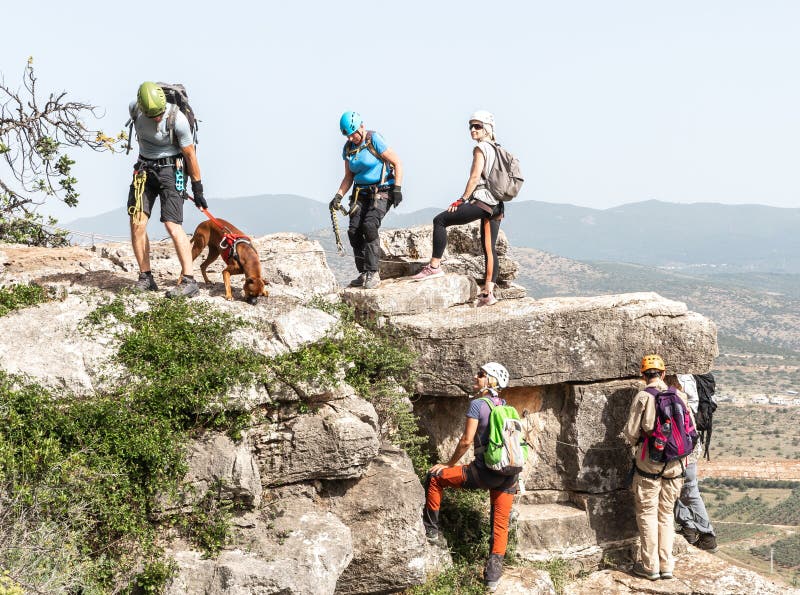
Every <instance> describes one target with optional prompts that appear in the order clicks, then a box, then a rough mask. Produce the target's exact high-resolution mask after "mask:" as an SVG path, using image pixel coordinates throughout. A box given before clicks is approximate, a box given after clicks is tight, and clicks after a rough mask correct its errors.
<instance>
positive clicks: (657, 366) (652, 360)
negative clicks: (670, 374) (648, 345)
mask: <svg viewBox="0 0 800 595" xmlns="http://www.w3.org/2000/svg"><path fill="white" fill-rule="evenodd" d="M647 370H659V371H661V372H665V371H666V370H667V367H666V366H665V365H664V360H663V359H662V358H661V356H660V355H656V354H655V353H651V354H649V355H645V356H644V357H643V358H642V374H644V373H645V372H646V371H647Z"/></svg>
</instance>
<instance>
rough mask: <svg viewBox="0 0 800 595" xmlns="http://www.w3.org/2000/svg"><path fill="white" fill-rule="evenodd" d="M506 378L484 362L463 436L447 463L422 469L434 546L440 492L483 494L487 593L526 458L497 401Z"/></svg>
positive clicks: (499, 567)
mask: <svg viewBox="0 0 800 595" xmlns="http://www.w3.org/2000/svg"><path fill="white" fill-rule="evenodd" d="M508 378H509V374H508V370H506V368H505V367H504V366H502V365H501V364H498V363H497V362H489V363H487V364H484V365H483V366H481V367H480V369H479V370H478V372H477V374H475V385H474V388H475V390H476V393H477V394H476V396H475V398H473V399H472V400H470V403H469V407H468V409H467V415H466V423H465V426H464V432H463V433H462V435H461V439H460V440H459V441H458V445H457V446H456V448H455V450H454V451H453V455H452V456H451V457H450V459H449V460H448V462H447V463H444V464H443V463H439V464H437V465H434V466H433V467H431V468H430V470H429V471H428V476H427V478H426V482H425V483H426V490H425V491H426V498H425V510H424V511H423V514H422V522H423V524H424V525H425V533H426V535H427V537H428V539H429V540H430V541H433V542H436V541H438V540H439V508H440V506H441V502H442V492H443V490H444V488H464V489H472V490H489V495H490V499H491V515H490V522H491V526H492V534H491V537H490V538H489V552H490V553H489V559H488V561H487V562H486V568H485V570H484V573H483V578H484V582H485V583H486V586H487V587H488V589H489V590H490V591H493V590H494V589H495V588H496V587H497V583H498V581H499V580H500V577H501V575H502V574H503V558H504V557H505V553H506V546H507V544H508V524H509V518H510V516H511V505H512V503H513V501H514V494H516V493H517V492H518V491H519V481H518V479H519V473H520V472H521V471H522V468H523V466H524V464H525V461H526V460H527V458H528V445H527V444H526V443H525V441H524V437H523V430H522V422H521V421H520V419H519V414H518V413H517V410H516V409H514V407H512V406H510V405H507V404H506V402H505V400H503V399H501V398H500V392H499V390H500V389H503V388H506V387H507V386H508ZM470 445H474V447H475V459H474V460H473V461H472V463H470V464H469V465H459V464H458V461H459V460H461V457H462V456H463V455H464V454H465V453H466V452H467V450H469V447H470Z"/></svg>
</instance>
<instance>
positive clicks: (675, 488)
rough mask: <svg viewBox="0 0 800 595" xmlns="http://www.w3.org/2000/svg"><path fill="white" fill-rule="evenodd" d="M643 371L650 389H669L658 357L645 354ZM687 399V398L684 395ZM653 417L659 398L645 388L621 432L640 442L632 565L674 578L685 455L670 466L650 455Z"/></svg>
mask: <svg viewBox="0 0 800 595" xmlns="http://www.w3.org/2000/svg"><path fill="white" fill-rule="evenodd" d="M641 371H642V377H643V378H644V381H645V383H646V384H647V387H646V388H650V389H653V388H655V389H657V390H659V391H662V390H666V389H667V385H666V384H665V383H664V375H665V374H666V367H665V365H664V360H663V359H662V358H661V357H660V356H658V355H646V356H644V358H642V365H641ZM683 400H684V402H685V398H684V399H683ZM686 406H687V407H688V404H686ZM655 422H656V405H655V398H654V397H653V395H652V394H650V393H649V392H647V391H646V390H641V391H639V392H638V393H637V394H636V396H635V397H634V398H633V402H632V403H631V408H630V412H629V413H628V421H627V423H626V424H625V428H624V429H623V434H624V436H625V439H626V440H627V441H628V443H629V444H631V445H635V447H636V454H635V468H634V471H635V473H634V477H633V483H632V485H631V490H632V491H633V496H634V501H635V511H636V524H637V526H638V527H639V552H640V558H641V560H640V561H637V562H636V563H635V564H634V566H633V572H634V574H636V575H638V576H642V577H644V578H647V579H650V580H656V579H659V578H662V579H671V578H672V572H673V569H674V568H675V560H674V558H673V557H672V544H673V541H674V539H675V528H674V520H673V509H674V507H675V501H676V500H677V499H678V497H679V496H680V493H681V487H682V485H683V477H684V465H685V463H684V464H683V465H682V464H681V463H682V461H681V460H676V461H671V462H669V463H667V464H666V465H664V464H663V463H660V462H654V461H651V460H650V457H649V454H648V453H647V452H646V451H647V441H646V440H644V437H645V436H646V435H647V434H648V433H651V432H652V431H653V429H654V428H655ZM643 451H644V452H643Z"/></svg>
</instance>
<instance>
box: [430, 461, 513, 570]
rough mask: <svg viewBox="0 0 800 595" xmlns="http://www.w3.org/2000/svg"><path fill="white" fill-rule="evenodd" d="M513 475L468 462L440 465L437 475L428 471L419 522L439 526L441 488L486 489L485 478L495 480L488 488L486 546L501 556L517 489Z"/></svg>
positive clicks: (490, 480)
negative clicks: (487, 534)
mask: <svg viewBox="0 0 800 595" xmlns="http://www.w3.org/2000/svg"><path fill="white" fill-rule="evenodd" d="M516 479H517V478H516V477H506V476H503V475H497V474H495V473H491V472H488V471H485V470H483V469H479V468H476V466H475V463H473V464H472V465H469V466H465V465H459V466H456V467H447V468H445V469H442V472H441V475H437V476H432V475H428V481H427V490H426V495H425V512H424V514H423V523H424V524H425V526H426V528H435V529H438V528H439V526H438V525H439V508H440V506H441V504H442V492H443V491H444V488H457V489H459V488H463V489H473V490H475V489H487V487H486V485H485V484H486V483H487V481H488V482H489V483H490V484H493V483H496V484H498V485H497V486H496V487H495V488H494V489H492V488H489V499H490V500H491V503H492V507H491V514H490V519H489V520H490V523H491V525H492V536H491V537H490V538H489V550H490V552H491V553H492V554H500V555H501V556H505V554H506V547H507V546H508V520H509V517H510V516H511V505H512V504H513V502H514V494H515V493H516V491H517V487H516V486H517V481H516ZM481 480H483V481H481ZM481 484H483V485H481Z"/></svg>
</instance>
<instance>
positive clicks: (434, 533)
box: [425, 527, 447, 547]
mask: <svg viewBox="0 0 800 595" xmlns="http://www.w3.org/2000/svg"><path fill="white" fill-rule="evenodd" d="M425 539H427V540H428V543H430V544H432V545H437V546H439V547H447V541H446V540H445V538H444V535H442V532H441V531H439V530H438V529H434V528H433V527H425Z"/></svg>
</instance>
